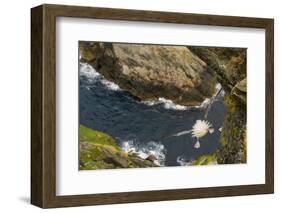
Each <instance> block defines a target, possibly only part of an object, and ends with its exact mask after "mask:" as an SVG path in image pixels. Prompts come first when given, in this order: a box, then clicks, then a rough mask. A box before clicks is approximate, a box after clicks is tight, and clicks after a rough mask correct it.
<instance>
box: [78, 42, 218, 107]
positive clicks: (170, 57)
mask: <svg viewBox="0 0 281 213" xmlns="http://www.w3.org/2000/svg"><path fill="white" fill-rule="evenodd" d="M80 60H81V61H84V62H87V63H89V64H90V65H92V66H93V67H94V68H95V69H96V70H97V71H98V72H100V73H101V74H103V75H104V76H105V77H106V78H107V79H109V80H111V81H113V82H115V83H117V84H118V85H119V86H120V88H122V89H123V90H126V91H128V92H130V93H131V94H132V95H134V96H135V97H138V98H140V99H142V100H155V99H158V98H159V97H163V98H166V99H170V100H172V101H173V102H174V103H177V104H180V105H186V106H192V105H198V104H200V103H201V102H202V101H203V100H204V99H205V98H206V97H210V96H212V95H213V94H214V92H215V85H216V82H217V81H216V74H215V72H214V71H213V70H212V69H210V68H209V67H208V66H207V65H206V63H205V62H204V61H203V60H201V59H200V58H199V57H198V56H196V55H195V54H193V53H192V52H191V51H190V50H189V49H188V48H186V47H185V46H165V45H141V44H118V43H93V42H80Z"/></svg>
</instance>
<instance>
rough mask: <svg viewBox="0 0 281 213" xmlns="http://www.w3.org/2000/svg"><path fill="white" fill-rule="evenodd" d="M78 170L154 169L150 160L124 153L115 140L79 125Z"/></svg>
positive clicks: (154, 165)
mask: <svg viewBox="0 0 281 213" xmlns="http://www.w3.org/2000/svg"><path fill="white" fill-rule="evenodd" d="M79 141H80V153H79V154H80V156H79V169H80V170H93V169H115V168H138V167H140V168H143V167H156V166H157V165H156V164H154V163H153V162H152V161H150V160H145V159H142V158H140V157H139V156H138V155H137V154H135V153H126V152H124V151H123V150H122V149H121V148H120V147H119V146H118V145H117V144H116V142H115V140H114V139H113V138H112V137H111V136H109V135H107V134H105V133H103V132H100V131H96V130H93V129H90V128H87V127H85V126H83V125H80V138H79Z"/></svg>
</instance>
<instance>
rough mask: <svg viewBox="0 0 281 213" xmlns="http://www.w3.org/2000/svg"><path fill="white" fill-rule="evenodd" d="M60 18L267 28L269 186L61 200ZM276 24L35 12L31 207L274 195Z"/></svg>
mask: <svg viewBox="0 0 281 213" xmlns="http://www.w3.org/2000/svg"><path fill="white" fill-rule="evenodd" d="M56 17H77V18H93V19H111V20H126V21H145V22H159V23H160V22H162V23H177V24H195V25H210V26H231V27H247V28H262V29H265V32H266V33H265V34H266V41H265V43H266V54H265V55H266V58H265V60H266V73H265V75H266V121H265V122H266V137H265V141H266V149H265V154H266V155H265V156H266V168H265V171H266V172H265V174H266V177H265V180H266V181H265V184H258V185H243V186H242V185H241V186H221V187H208V188H194V189H171V190H159V191H140V192H122V193H105V194H89V195H88V194H87V195H83V194H81V195H69V196H57V195H56V79H55V78H56V66H55V64H56V57H55V54H56V40H55V38H56ZM273 109H274V20H273V19H264V18H248V17H233V16H217V15H199V14H185V13H170V12H154V11H140V10H125V9H109V8H93V7H78V6H64V5H41V6H38V7H35V8H32V9H31V114H32V117H31V203H32V204H34V205H36V206H39V207H42V208H52V207H66V206H83V205H98V204H113V203H132V202H146V201H162V200H178V199H190V198H207V197H218V196H237V195H252V194H267V193H273V192H274V110H273Z"/></svg>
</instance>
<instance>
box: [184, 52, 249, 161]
mask: <svg viewBox="0 0 281 213" xmlns="http://www.w3.org/2000/svg"><path fill="white" fill-rule="evenodd" d="M189 49H190V50H191V51H192V52H193V53H195V54H196V55H197V56H199V57H200V58H201V59H202V60H203V61H205V62H206V64H207V65H208V66H209V67H210V68H211V69H213V70H214V71H215V72H216V73H217V79H218V81H219V82H220V83H221V84H222V86H223V89H224V91H225V97H224V104H225V106H226V108H227V113H226V115H225V118H224V123H223V126H222V132H221V138H220V142H221V144H222V147H221V148H220V149H219V150H218V151H217V152H216V153H215V157H216V159H217V162H218V163H219V164H228V163H246V161H247V130H246V122H247V121H246V118H247V113H246V109H247V101H246V100H247V78H246V49H242V48H201V47H189Z"/></svg>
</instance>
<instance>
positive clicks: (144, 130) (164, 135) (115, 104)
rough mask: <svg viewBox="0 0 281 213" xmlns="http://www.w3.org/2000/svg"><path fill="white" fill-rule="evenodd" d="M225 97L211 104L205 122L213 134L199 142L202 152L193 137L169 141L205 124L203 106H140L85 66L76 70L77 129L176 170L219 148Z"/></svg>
mask: <svg viewBox="0 0 281 213" xmlns="http://www.w3.org/2000/svg"><path fill="white" fill-rule="evenodd" d="M222 100H223V96H222V95H220V96H218V97H217V98H216V99H215V101H214V102H213V104H212V107H211V109H210V111H209V113H208V117H207V120H208V121H209V122H210V123H211V124H212V126H213V128H214V129H215V131H214V133H213V134H209V133H208V134H207V135H206V136H205V137H203V138H201V139H200V144H201V147H200V148H199V149H195V148H194V144H195V142H196V139H195V138H192V137H191V134H186V135H182V136H178V137H174V136H173V135H174V134H176V133H178V132H181V131H184V130H190V129H191V128H192V126H193V125H194V123H195V122H196V120H198V119H201V120H203V119H204V114H205V112H206V105H207V104H206V103H207V101H206V102H204V103H203V104H202V105H201V106H200V107H190V108H187V107H183V106H179V105H176V104H174V103H172V102H171V101H169V100H165V99H160V100H159V101H155V102H142V101H139V100H136V99H135V98H133V97H132V96H131V95H130V94H128V93H127V92H124V91H122V90H121V89H120V88H119V87H118V86H117V85H116V84H114V83H112V82H109V81H107V80H106V79H105V78H104V77H103V76H101V75H100V74H99V73H97V72H96V71H95V70H94V69H92V68H91V67H90V66H89V65H87V64H80V100H79V105H80V106H79V107H80V123H81V124H84V125H86V126H88V127H90V128H93V129H96V130H99V131H102V132H105V133H107V134H109V135H111V136H112V137H113V138H115V139H116V141H117V142H118V144H119V145H120V146H121V147H122V148H123V149H125V150H134V151H136V152H138V153H139V154H140V156H142V155H143V154H144V155H145V154H147V153H152V154H154V155H155V156H156V157H157V158H159V162H160V164H161V165H165V166H178V165H180V163H179V161H180V162H182V161H190V160H194V159H196V158H197V157H198V156H200V155H203V154H209V153H213V152H214V151H215V150H216V149H218V148H219V146H220V144H219V137H220V131H219V130H218V129H219V128H220V127H221V126H222V123H223V118H224V114H225V107H224V104H223V101H222Z"/></svg>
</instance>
